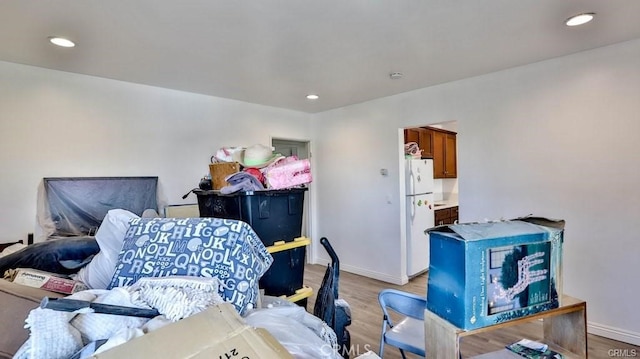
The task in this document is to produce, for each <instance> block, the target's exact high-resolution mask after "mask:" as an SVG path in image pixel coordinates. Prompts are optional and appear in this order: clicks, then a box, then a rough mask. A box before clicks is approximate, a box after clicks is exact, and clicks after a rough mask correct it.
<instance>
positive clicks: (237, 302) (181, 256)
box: [109, 218, 273, 314]
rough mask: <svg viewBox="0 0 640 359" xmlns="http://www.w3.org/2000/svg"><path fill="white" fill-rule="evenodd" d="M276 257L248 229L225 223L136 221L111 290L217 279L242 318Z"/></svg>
mask: <svg viewBox="0 0 640 359" xmlns="http://www.w3.org/2000/svg"><path fill="white" fill-rule="evenodd" d="M272 262H273V257H271V254H269V252H268V251H267V248H266V247H265V246H264V244H263V243H262V241H260V238H258V235H257V234H256V233H255V232H254V231H253V229H252V228H251V226H249V225H248V224H247V223H245V222H242V221H237V220H232V219H222V218H136V219H132V220H131V222H130V225H129V228H128V230H127V233H126V235H125V238H124V244H123V246H122V250H121V251H120V255H119V257H118V263H117V265H116V270H115V273H114V274H113V277H112V279H111V283H110V285H109V288H114V287H121V286H130V285H132V284H133V283H135V282H136V281H137V280H138V279H140V278H142V277H165V276H197V277H218V279H220V281H221V282H222V283H223V286H222V288H221V291H220V295H221V296H222V298H223V299H224V300H225V301H227V302H230V303H232V304H233V305H234V306H235V307H236V309H237V310H238V312H239V313H241V314H243V313H244V311H245V310H246V309H247V308H248V306H249V305H250V304H252V305H254V306H255V303H256V300H257V298H258V295H259V294H258V281H259V279H260V277H261V276H262V275H263V274H264V273H265V272H266V271H267V269H268V268H269V266H270V265H271V263H272Z"/></svg>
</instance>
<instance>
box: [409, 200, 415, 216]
mask: <svg viewBox="0 0 640 359" xmlns="http://www.w3.org/2000/svg"><path fill="white" fill-rule="evenodd" d="M409 198H410V201H411V222H413V220H414V219H415V218H416V198H415V196H411V197H409Z"/></svg>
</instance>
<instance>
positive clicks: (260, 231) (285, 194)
mask: <svg viewBox="0 0 640 359" xmlns="http://www.w3.org/2000/svg"><path fill="white" fill-rule="evenodd" d="M306 190H307V189H306V188H292V189H286V190H265V191H252V192H237V193H233V194H228V195H225V194H221V193H220V192H219V191H203V190H194V191H193V193H195V194H196V195H197V196H198V208H199V209H200V217H217V218H228V219H238V220H241V221H244V222H247V223H249V225H250V226H251V227H252V228H253V230H254V231H255V232H256V234H257V235H258V236H259V237H260V239H261V240H262V243H264V245H265V246H271V245H273V243H275V242H277V241H286V242H289V241H291V240H293V239H294V238H297V237H300V234H301V232H302V212H303V208H304V192H305V191H306Z"/></svg>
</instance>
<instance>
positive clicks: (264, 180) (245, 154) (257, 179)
mask: <svg viewBox="0 0 640 359" xmlns="http://www.w3.org/2000/svg"><path fill="white" fill-rule="evenodd" d="M312 180H313V178H312V176H311V163H310V161H309V160H308V159H299V158H298V157H297V156H283V155H281V154H279V153H274V152H273V148H271V147H267V146H264V145H262V144H255V145H252V146H249V147H246V148H244V147H223V148H220V149H219V150H218V151H217V152H216V154H215V155H213V156H212V157H211V164H210V165H209V174H208V175H207V176H205V177H204V178H203V179H202V181H200V184H199V187H200V189H202V190H219V191H220V192H221V193H223V194H231V193H236V192H240V191H260V190H265V189H266V190H271V189H272V190H277V189H288V188H294V187H301V186H304V185H306V184H309V183H311V182H312Z"/></svg>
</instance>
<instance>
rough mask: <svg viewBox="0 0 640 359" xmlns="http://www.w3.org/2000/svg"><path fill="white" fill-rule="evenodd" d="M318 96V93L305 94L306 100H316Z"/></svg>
mask: <svg viewBox="0 0 640 359" xmlns="http://www.w3.org/2000/svg"><path fill="white" fill-rule="evenodd" d="M319 98H320V96H318V95H314V94H311V95H307V100H317V99H319Z"/></svg>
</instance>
